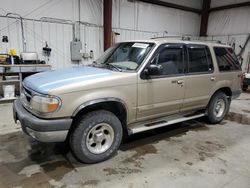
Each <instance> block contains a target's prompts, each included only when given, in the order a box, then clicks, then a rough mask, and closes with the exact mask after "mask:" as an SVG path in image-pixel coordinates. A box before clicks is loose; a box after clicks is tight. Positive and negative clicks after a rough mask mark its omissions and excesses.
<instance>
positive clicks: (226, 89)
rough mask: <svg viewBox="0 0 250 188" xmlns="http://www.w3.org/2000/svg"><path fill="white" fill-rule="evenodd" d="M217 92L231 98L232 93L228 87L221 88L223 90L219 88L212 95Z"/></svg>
mask: <svg viewBox="0 0 250 188" xmlns="http://www.w3.org/2000/svg"><path fill="white" fill-rule="evenodd" d="M218 91H222V92H223V93H225V94H226V95H227V96H229V97H231V96H232V91H231V89H230V88H229V87H223V88H220V89H218V90H217V91H216V92H214V93H217V92H218Z"/></svg>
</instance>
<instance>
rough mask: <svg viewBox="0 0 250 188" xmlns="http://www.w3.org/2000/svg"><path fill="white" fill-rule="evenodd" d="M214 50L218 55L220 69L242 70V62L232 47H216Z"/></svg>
mask: <svg viewBox="0 0 250 188" xmlns="http://www.w3.org/2000/svg"><path fill="white" fill-rule="evenodd" d="M214 52H215V55H216V59H217V63H218V67H219V70H220V71H234V70H240V69H241V67H240V64H239V62H238V60H237V57H236V55H235V54H234V52H233V49H231V48H223V47H215V48H214Z"/></svg>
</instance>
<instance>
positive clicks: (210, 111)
mask: <svg viewBox="0 0 250 188" xmlns="http://www.w3.org/2000/svg"><path fill="white" fill-rule="evenodd" d="M229 106H230V101H229V99H228V97H227V95H226V94H225V93H224V92H217V93H215V94H214V96H213V97H212V98H211V100H210V102H209V105H208V107H207V117H208V121H209V122H210V123H213V124H215V123H219V122H221V121H222V120H223V118H224V117H225V115H226V114H227V112H228V110H229Z"/></svg>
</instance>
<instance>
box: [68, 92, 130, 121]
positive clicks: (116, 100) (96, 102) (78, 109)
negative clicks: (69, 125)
mask: <svg viewBox="0 0 250 188" xmlns="http://www.w3.org/2000/svg"><path fill="white" fill-rule="evenodd" d="M102 102H119V103H121V104H122V105H123V107H124V109H125V110H126V113H127V119H128V107H127V105H126V103H125V102H124V101H123V100H122V99H119V98H115V97H106V98H100V99H94V100H91V101H87V102H84V103H82V104H81V105H80V106H78V107H77V108H76V109H75V111H74V112H73V114H72V117H75V116H76V115H77V113H78V112H80V111H81V110H82V109H84V108H86V107H88V106H91V105H94V104H98V103H102Z"/></svg>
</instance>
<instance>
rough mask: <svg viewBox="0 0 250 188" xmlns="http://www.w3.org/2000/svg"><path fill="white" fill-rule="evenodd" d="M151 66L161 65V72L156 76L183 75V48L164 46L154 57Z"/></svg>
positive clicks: (179, 46)
mask: <svg viewBox="0 0 250 188" xmlns="http://www.w3.org/2000/svg"><path fill="white" fill-rule="evenodd" d="M151 64H156V65H161V66H162V70H161V71H160V73H159V74H158V75H156V76H161V75H166V76H167V75H176V74H182V73H183V46H182V45H166V46H165V47H164V48H162V49H161V50H160V52H159V53H158V54H157V55H156V56H155V58H154V60H153V61H152V62H151Z"/></svg>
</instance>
